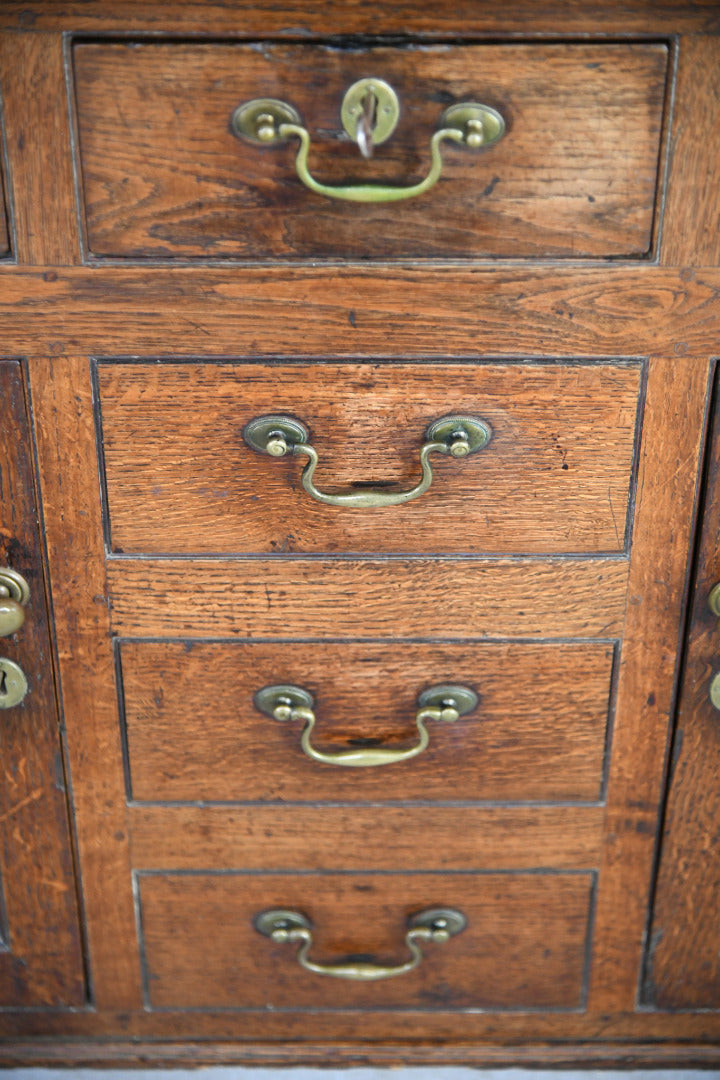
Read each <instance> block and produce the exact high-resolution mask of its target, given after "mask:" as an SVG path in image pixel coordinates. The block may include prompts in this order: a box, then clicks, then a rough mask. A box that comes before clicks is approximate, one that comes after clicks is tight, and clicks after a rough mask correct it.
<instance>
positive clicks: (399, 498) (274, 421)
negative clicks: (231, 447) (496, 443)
mask: <svg viewBox="0 0 720 1080" xmlns="http://www.w3.org/2000/svg"><path fill="white" fill-rule="evenodd" d="M491 436H492V428H491V427H490V425H489V424H488V423H486V422H485V421H484V420H479V419H478V418H477V417H475V416H444V417H443V418H442V419H441V420H436V421H435V422H434V423H432V424H431V425H430V427H429V428H428V429H427V431H426V433H425V442H424V443H423V445H422V446H421V448H420V467H421V469H422V477H421V479H420V482H419V483H418V484H416V486H415V487H414V488H411V489H410V491H399V492H391V491H379V490H374V489H371V490H369V491H363V492H354V491H349V492H343V493H341V494H337V495H333V494H330V493H328V492H324V491H319V490H318V489H317V488H316V487H315V484H314V482H313V478H314V476H315V469H316V468H317V465H318V454H317V450H316V449H315V447H314V446H311V445H310V443H309V441H308V440H309V437H310V436H309V433H308V430H307V428H306V427H305V425H304V424H302V423H300V421H299V420H293V418H292V417H290V416H275V415H270V416H258V417H256V419H254V420H251V421H250V423H249V424H248V425H247V427H246V428H245V430H244V431H243V438H244V439H245V442H246V443H247V444H248V446H250V447H252V449H253V450H257V451H258V453H263V454H269V455H270V457H284V456H285V455H286V454H289V453H290V454H293V455H299V454H304V455H305V456H306V457H307V458H309V459H310V460H309V461H308V463H307V465H306V466H305V468H304V469H303V471H302V475H301V480H302V486H303V487H304V489H305V491H307V493H308V495H311V496H312V497H313V499H317V501H318V502H321V503H326V504H328V505H329V506H347V507H355V508H360V509H366V508H369V507H378V506H398V505H399V504H401V503H406V502H410V501H411V500H412V499H417V498H418V497H419V496H420V495H424V494H425V492H426V491H427V490H428V488H429V487H430V484H431V483H432V479H433V471H432V465H431V464H430V460H429V458H430V454H449V455H450V457H454V458H463V457H467V456H468V455H469V454H474V453H476V452H477V451H478V450H482V448H483V447H484V446H487V444H488V443H489V441H490V438H491Z"/></svg>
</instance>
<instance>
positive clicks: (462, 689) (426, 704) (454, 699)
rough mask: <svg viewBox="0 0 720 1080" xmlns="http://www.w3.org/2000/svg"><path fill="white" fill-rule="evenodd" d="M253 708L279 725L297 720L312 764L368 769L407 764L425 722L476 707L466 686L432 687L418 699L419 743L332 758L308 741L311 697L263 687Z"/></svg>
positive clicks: (417, 750) (447, 719) (292, 689)
mask: <svg viewBox="0 0 720 1080" xmlns="http://www.w3.org/2000/svg"><path fill="white" fill-rule="evenodd" d="M254 701H255V707H256V708H257V709H259V711H260V712H262V713H264V714H265V715H266V716H271V717H272V718H273V719H274V720H279V721H297V720H301V721H302V722H303V724H304V726H303V731H302V735H301V737H300V745H301V747H302V750H303V752H304V753H305V754H306V755H307V756H308V757H309V758H311V759H312V760H313V761H319V762H321V763H322V764H324V765H340V766H345V767H350V768H369V767H374V766H378V765H395V764H397V763H399V762H401V761H409V760H410V759H411V758H414V757H417V756H418V754H421V753H422V752H423V750H426V749H427V747H428V745H429V742H430V736H429V734H428V730H427V727H426V726H425V724H426V721H428V720H432V721H436V722H444V723H453V722H454V721H455V720H457V719H458V718H459V717H460V716H465V715H466V714H467V713H469V712H472V711H473V709H475V708H476V707H477V705H478V696H477V694H476V693H475V691H474V690H471V689H470V688H469V687H467V686H433V687H431V688H430V689H429V690H424V691H423V692H422V693H421V694H419V696H418V706H419V708H418V711H417V713H416V714H415V724H416V726H417V729H418V732H419V733H420V739H419V741H418V742H417V743H415V745H413V746H410V747H408V748H407V749H406V750H390V749H387V748H384V747H363V748H353V749H352V750H338V751H336V752H334V753H332V754H326V753H323V752H322V751H320V750H317V749H316V748H315V747H314V746H313V745H312V743H311V741H310V736H311V734H312V731H313V728H314V727H315V722H316V719H317V717H316V716H315V712H314V711H313V705H314V700H313V697H312V694H310V693H309V692H308V691H307V690H303V689H302V687H299V686H289V685H279V686H266V687H265V688H264V689H263V690H258V692H257V694H256V695H255V699H254Z"/></svg>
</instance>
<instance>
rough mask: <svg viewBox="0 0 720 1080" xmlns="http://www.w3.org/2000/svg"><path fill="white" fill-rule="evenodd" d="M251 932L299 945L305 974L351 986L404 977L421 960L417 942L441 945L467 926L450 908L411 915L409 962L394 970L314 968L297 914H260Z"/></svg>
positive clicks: (353, 965)
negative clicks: (328, 977)
mask: <svg viewBox="0 0 720 1080" xmlns="http://www.w3.org/2000/svg"><path fill="white" fill-rule="evenodd" d="M253 925H254V927H255V929H256V930H257V931H258V932H259V933H260V934H263V935H264V936H265V937H269V938H270V939H271V940H272V941H275V942H278V943H281V944H284V943H285V942H291V943H294V942H296V941H299V942H300V943H301V944H300V949H299V951H298V954H297V959H298V963H299V964H300V966H301V967H303V968H305V970H306V971H311V972H313V974H315V975H331V976H333V977H334V978H336V979H351V980H352V981H353V982H374V981H376V980H377V979H393V978H394V977H395V976H396V975H405V974H406V973H407V972H408V971H413V969H414V968H416V967H417V966H418V964H419V963H420V961H421V960H422V958H423V954H422V952H421V950H420V942H432V943H433V944H435V945H441V944H444V943H445V942H446V941H449V940H450V938H451V937H453V936H454V935H455V934H459V933H460V932H461V931H462V930H464V929H465V927H466V926H467V920H466V918H465V916H464V915H463V914H462V912H460V911H455V910H454V909H453V908H429V909H428V910H427V911H421V912H420V913H419V914H417V915H413V916H412V917H411V918H410V919H408V922H407V931H406V933H405V944H406V945H407V947H408V949H409V951H410V959H409V960H406V961H405V962H404V963H402V964H397V965H396V966H394V967H385V966H384V965H382V964H372V963H368V962H366V961H360V960H357V961H350V962H348V963H340V964H316V963H315V962H314V961H313V960H310V959H308V953H309V951H310V949H311V948H312V944H313V936H312V923H311V922H310V920H309V919H308V918H306V917H305V916H304V915H301V914H300V912H299V911H284V910H275V911H263V912H261V913H260V914H259V915H256V916H255V918H254V920H253Z"/></svg>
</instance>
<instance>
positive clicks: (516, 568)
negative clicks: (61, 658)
mask: <svg viewBox="0 0 720 1080" xmlns="http://www.w3.org/2000/svg"><path fill="white" fill-rule="evenodd" d="M627 575H628V564H627V562H626V561H625V560H624V559H618V558H613V559H610V558H608V559H594V560H589V559H558V560H540V559H538V560H535V559H480V558H478V559H450V560H436V559H409V560H400V559H397V560H395V559H393V560H388V559H375V560H371V559H363V560H355V559H352V560H350V559H290V560H273V559H247V560H245V559H241V560H229V559H206V560H202V559H191V560H190V559H150V558H146V559H138V560H135V559H125V558H122V559H118V558H115V559H112V560H109V561H108V585H109V590H110V605H111V612H112V624H113V629H114V630H115V632H116V633H117V634H119V635H120V636H122V637H187V636H189V635H192V637H194V638H207V637H215V638H219V637H239V638H287V636H288V627H292V628H293V631H294V633H295V634H296V635H297V636H303V637H309V638H319V639H324V638H336V637H395V638H398V639H403V638H417V637H426V638H427V637H445V638H455V639H456V638H457V637H458V632H459V629H460V631H461V632H462V633H463V634H465V635H466V636H468V634H467V630H468V629H469V630H470V632H471V634H472V638H474V639H482V638H486V637H492V638H501V637H511V638H521V637H603V638H616V637H620V636H621V635H622V627H623V620H624V613H625V590H626V587H627ZM359 596H362V604H359V603H358V597H359ZM466 628H467V629H466Z"/></svg>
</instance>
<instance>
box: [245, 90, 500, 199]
mask: <svg viewBox="0 0 720 1080" xmlns="http://www.w3.org/2000/svg"><path fill="white" fill-rule="evenodd" d="M399 115H400V106H399V103H398V99H397V95H396V94H395V91H394V90H393V88H392V87H391V86H389V84H388V83H386V82H385V81H384V80H383V79H374V78H369V79H361V80H360V82H357V83H355V84H354V85H353V86H351V87H350V89H349V90H348V91H347V93H346V94H345V97H344V99H343V103H342V108H341V110H340V118H341V121H342V125H343V128H344V129H345V131H346V132H347V134H348V135H349V136H350V138H351V139H353V140H354V141H355V142H357V144H358V146H359V147H360V151H361V153H362V155H363V157H366V158H367V157H370V156H371V155H372V152H373V148H374V147H375V146H379V145H380V144H381V143H383V142H385V140H386V139H388V138H389V137H390V135H391V134H392V132H393V131H394V130H395V126H396V124H397V121H398V117H399ZM232 130H233V132H234V133H235V134H236V135H237V136H238V137H239V138H242V139H245V140H247V141H248V142H250V143H253V144H254V145H256V146H277V145H278V144H279V143H282V142H284V141H285V140H287V139H290V138H297V139H299V141H300V145H299V147H298V152H297V155H296V158H295V171H296V172H297V174H298V176H299V177H300V179H301V180H302V182H303V184H304V185H305V186H306V187H307V188H309V189H310V190H311V191H314V192H316V194H318V195H325V196H326V197H327V198H329V199H346V200H349V201H350V202H361V203H381V202H398V201H399V200H401V199H412V198H415V196H417V195H423V194H424V193H425V192H426V191H429V190H430V188H431V187H432V186H433V185H434V184H436V183H437V181H438V180H439V178H440V174H441V173H442V165H443V163H442V155H441V150H440V147H441V143H442V142H444V141H445V140H449V141H450V142H455V143H460V144H462V145H464V146H467V147H469V148H470V149H471V150H479V149H480V148H481V147H486V146H492V145H493V144H494V143H496V142H497V141H498V140H499V139H501V138H502V136H503V134H504V133H505V121H504V120H503V118H502V116H501V115H500V113H499V112H497V111H496V110H495V109H493V108H491V107H490V106H489V105H478V104H477V103H476V102H462V103H460V104H457V105H453V106H451V107H450V108H449V109H447V110H446V111H445V112H444V113H443V115H442V116H441V118H440V124H439V127H438V130H437V131H436V132H435V133H434V134H433V135H432V137H431V139H430V170H429V172H428V174H427V176H426V177H425V179H424V180H421V181H419V182H418V183H417V184H410V185H409V186H407V187H396V186H392V185H388V184H338V185H331V184H322V183H320V181H318V180H316V179H315V178H314V177H313V176H311V175H310V172H309V170H308V154H309V152H310V133H309V132H308V130H307V128H305V127H304V126H303V123H302V120H301V117H300V114H299V113H298V111H297V109H295V108H293V106H292V105H289V104H288V103H287V102H285V101H278V100H277V99H276V98H255V99H253V100H252V101H246V102H245V103H244V104H243V105H240V106H239V107H238V108H237V109H236V110H235V112H234V113H233V117H232Z"/></svg>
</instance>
